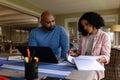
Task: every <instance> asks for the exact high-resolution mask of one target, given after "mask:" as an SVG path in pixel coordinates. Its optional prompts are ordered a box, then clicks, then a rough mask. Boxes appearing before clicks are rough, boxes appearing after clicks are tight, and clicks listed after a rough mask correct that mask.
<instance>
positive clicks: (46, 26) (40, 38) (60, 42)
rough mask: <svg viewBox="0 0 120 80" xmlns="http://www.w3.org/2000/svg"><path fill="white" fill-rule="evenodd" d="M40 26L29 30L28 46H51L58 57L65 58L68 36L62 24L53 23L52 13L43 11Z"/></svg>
mask: <svg viewBox="0 0 120 80" xmlns="http://www.w3.org/2000/svg"><path fill="white" fill-rule="evenodd" d="M40 23H41V25H42V26H41V27H38V28H36V29H33V30H32V31H31V32H30V37H29V46H44V47H50V48H52V50H53V52H54V54H55V55H56V57H57V58H58V59H61V58H62V59H65V58H66V53H67V52H68V49H69V38H68V34H67V32H66V30H65V29H64V27H62V26H56V25H55V19H54V15H53V14H52V13H51V12H48V11H45V12H43V13H42V14H41V22H40Z"/></svg>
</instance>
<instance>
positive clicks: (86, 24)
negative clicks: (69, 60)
mask: <svg viewBox="0 0 120 80" xmlns="http://www.w3.org/2000/svg"><path fill="white" fill-rule="evenodd" d="M103 26H104V20H103V18H102V17H101V16H100V15H99V14H97V13H95V12H87V13H85V14H83V15H82V16H81V18H80V19H79V23H78V29H79V32H80V33H81V35H82V36H81V37H80V42H79V49H78V51H77V53H74V52H73V51H71V50H70V51H69V52H68V54H69V55H71V56H73V57H77V56H80V55H91V56H100V58H99V59H97V61H98V62H100V63H101V64H102V65H104V64H107V63H108V62H109V60H110V51H111V42H110V38H109V36H108V35H107V34H106V33H105V32H104V31H102V30H101V28H102V27H103ZM102 78H104V71H98V76H97V80H100V79H102Z"/></svg>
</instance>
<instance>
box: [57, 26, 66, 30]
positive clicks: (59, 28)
mask: <svg viewBox="0 0 120 80" xmlns="http://www.w3.org/2000/svg"><path fill="white" fill-rule="evenodd" d="M56 29H58V30H62V29H65V27H63V26H56Z"/></svg>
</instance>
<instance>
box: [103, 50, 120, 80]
mask: <svg viewBox="0 0 120 80" xmlns="http://www.w3.org/2000/svg"><path fill="white" fill-rule="evenodd" d="M105 69H106V70H105V78H104V79H103V80H120V50H118V49H115V48H112V49H111V57H110V63H109V64H107V65H105Z"/></svg>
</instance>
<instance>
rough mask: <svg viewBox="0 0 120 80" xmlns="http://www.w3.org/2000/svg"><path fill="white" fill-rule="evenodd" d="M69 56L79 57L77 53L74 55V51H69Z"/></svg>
mask: <svg viewBox="0 0 120 80" xmlns="http://www.w3.org/2000/svg"><path fill="white" fill-rule="evenodd" d="M68 55H70V56H73V57H77V56H79V55H78V54H77V53H74V52H73V51H72V50H69V51H68Z"/></svg>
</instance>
